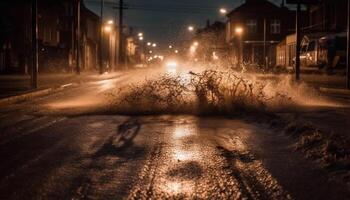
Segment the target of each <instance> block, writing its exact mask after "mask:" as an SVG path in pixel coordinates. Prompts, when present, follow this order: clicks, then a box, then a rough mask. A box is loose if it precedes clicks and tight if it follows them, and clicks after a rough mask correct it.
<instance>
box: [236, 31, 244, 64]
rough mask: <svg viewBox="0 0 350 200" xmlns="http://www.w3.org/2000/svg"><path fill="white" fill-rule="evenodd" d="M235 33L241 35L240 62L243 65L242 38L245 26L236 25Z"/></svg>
mask: <svg viewBox="0 0 350 200" xmlns="http://www.w3.org/2000/svg"><path fill="white" fill-rule="evenodd" d="M235 33H236V34H237V35H238V36H239V56H238V64H239V65H241V64H242V63H243V40H242V34H243V28H242V27H236V28H235Z"/></svg>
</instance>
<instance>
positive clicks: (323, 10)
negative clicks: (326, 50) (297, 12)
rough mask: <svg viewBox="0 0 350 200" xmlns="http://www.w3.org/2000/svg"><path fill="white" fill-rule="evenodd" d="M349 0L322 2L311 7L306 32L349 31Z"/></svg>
mask: <svg viewBox="0 0 350 200" xmlns="http://www.w3.org/2000/svg"><path fill="white" fill-rule="evenodd" d="M347 2H348V1H347V0H321V2H320V3H319V4H316V5H310V6H309V8H308V11H309V19H310V20H309V26H308V27H306V28H304V31H312V32H341V31H345V30H346V29H347V16H348V11H347V5H348V4H347Z"/></svg>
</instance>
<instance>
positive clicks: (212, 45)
mask: <svg viewBox="0 0 350 200" xmlns="http://www.w3.org/2000/svg"><path fill="white" fill-rule="evenodd" d="M225 34H226V33H225V23H222V22H219V21H216V22H214V23H213V24H210V21H209V20H208V21H207V25H206V27H204V28H203V29H199V30H198V31H197V33H196V36H195V37H194V39H193V43H194V44H192V45H193V46H192V50H194V49H195V52H192V54H193V56H194V57H195V58H194V59H196V60H200V61H206V62H210V61H216V60H223V59H220V58H226V57H227V43H226V41H225ZM190 50H191V49H190ZM199 55H201V56H200V57H199Z"/></svg>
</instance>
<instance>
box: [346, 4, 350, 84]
mask: <svg viewBox="0 0 350 200" xmlns="http://www.w3.org/2000/svg"><path fill="white" fill-rule="evenodd" d="M347 36H348V44H347V69H346V77H347V79H346V87H347V89H350V0H348V33H347Z"/></svg>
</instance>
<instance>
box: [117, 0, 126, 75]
mask: <svg viewBox="0 0 350 200" xmlns="http://www.w3.org/2000/svg"><path fill="white" fill-rule="evenodd" d="M123 18H124V1H123V0H119V49H118V52H119V58H118V60H119V68H122V67H121V66H123V64H124V61H125V60H124V51H123V49H124V45H123V41H124V35H123V26H124V25H123Z"/></svg>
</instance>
